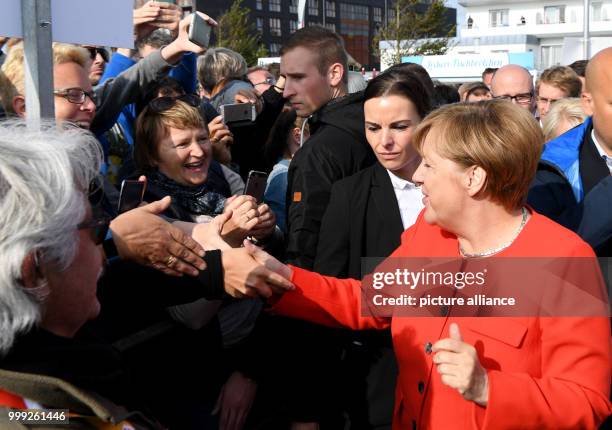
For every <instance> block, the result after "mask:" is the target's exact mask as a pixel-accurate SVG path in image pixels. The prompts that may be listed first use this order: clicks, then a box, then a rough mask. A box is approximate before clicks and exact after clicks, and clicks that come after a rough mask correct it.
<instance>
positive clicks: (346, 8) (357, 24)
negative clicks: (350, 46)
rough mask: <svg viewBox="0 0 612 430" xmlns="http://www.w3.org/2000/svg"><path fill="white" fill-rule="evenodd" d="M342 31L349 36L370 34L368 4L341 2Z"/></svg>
mask: <svg viewBox="0 0 612 430" xmlns="http://www.w3.org/2000/svg"><path fill="white" fill-rule="evenodd" d="M340 33H341V34H343V35H347V36H366V37H367V36H368V34H369V13H368V7H367V6H361V5H356V4H350V3H340Z"/></svg>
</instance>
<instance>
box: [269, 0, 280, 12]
mask: <svg viewBox="0 0 612 430" xmlns="http://www.w3.org/2000/svg"><path fill="white" fill-rule="evenodd" d="M268 10H269V11H270V12H280V11H281V0H268Z"/></svg>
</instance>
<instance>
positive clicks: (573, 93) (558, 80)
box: [536, 66, 582, 97]
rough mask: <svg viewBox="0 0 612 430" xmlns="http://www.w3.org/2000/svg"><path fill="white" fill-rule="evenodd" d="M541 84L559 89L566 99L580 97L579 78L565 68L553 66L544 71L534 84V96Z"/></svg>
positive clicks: (580, 85)
mask: <svg viewBox="0 0 612 430" xmlns="http://www.w3.org/2000/svg"><path fill="white" fill-rule="evenodd" d="M542 83H544V84H548V85H552V86H553V87H555V88H559V89H560V90H562V91H563V92H564V93H565V96H566V97H580V92H581V91H582V82H581V81H580V78H579V77H578V75H577V74H576V72H574V71H573V70H572V69H570V68H569V67H567V66H554V67H550V68H548V69H546V70H544V71H543V72H542V74H541V75H540V77H539V78H538V81H537V82H536V95H537V94H538V93H539V91H540V84H542Z"/></svg>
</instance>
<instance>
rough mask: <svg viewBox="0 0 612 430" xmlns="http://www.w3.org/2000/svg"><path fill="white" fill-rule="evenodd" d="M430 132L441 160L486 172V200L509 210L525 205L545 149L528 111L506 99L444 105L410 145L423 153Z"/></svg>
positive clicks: (430, 116)
mask: <svg viewBox="0 0 612 430" xmlns="http://www.w3.org/2000/svg"><path fill="white" fill-rule="evenodd" d="M432 130H435V133H436V134H437V136H438V141H437V146H436V152H437V153H438V154H439V155H440V156H441V157H445V158H448V159H450V160H452V161H454V162H455V163H458V164H459V165H461V166H463V167H465V168H469V167H472V166H479V167H481V168H482V169H484V170H485V171H486V172H487V179H486V184H485V187H484V191H483V193H484V196H485V197H487V198H489V199H490V200H492V201H495V202H497V203H499V204H501V205H503V206H504V207H505V208H506V209H508V210H515V209H518V208H520V207H522V206H523V205H524V204H525V200H526V198H527V192H528V190H529V185H530V184H531V181H532V180H533V177H534V176H535V173H536V168H537V165H538V161H539V159H540V154H541V152H542V147H543V145H544V136H543V135H542V130H541V129H540V126H539V124H538V123H537V122H536V120H535V119H534V117H533V116H532V115H531V114H530V113H529V112H528V111H527V110H525V109H523V108H521V107H519V106H516V105H515V104H513V103H508V102H507V101H503V100H487V101H481V102H477V103H456V104H451V105H446V106H443V107H441V108H440V109H438V110H436V111H434V112H433V113H431V114H430V115H429V116H428V117H427V118H425V120H424V121H423V122H422V123H421V124H420V125H419V126H418V128H417V129H416V131H415V134H414V136H413V140H412V141H413V145H414V146H415V148H416V149H417V151H419V153H422V148H423V142H424V141H425V137H426V136H427V135H428V134H429V132H430V131H432Z"/></svg>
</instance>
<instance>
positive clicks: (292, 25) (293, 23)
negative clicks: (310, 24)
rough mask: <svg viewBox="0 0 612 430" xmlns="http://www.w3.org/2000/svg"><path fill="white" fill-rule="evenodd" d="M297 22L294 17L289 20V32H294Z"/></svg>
mask: <svg viewBox="0 0 612 430" xmlns="http://www.w3.org/2000/svg"><path fill="white" fill-rule="evenodd" d="M297 27H298V22H297V20H295V19H291V20H289V33H295V32H296V31H297Z"/></svg>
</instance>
